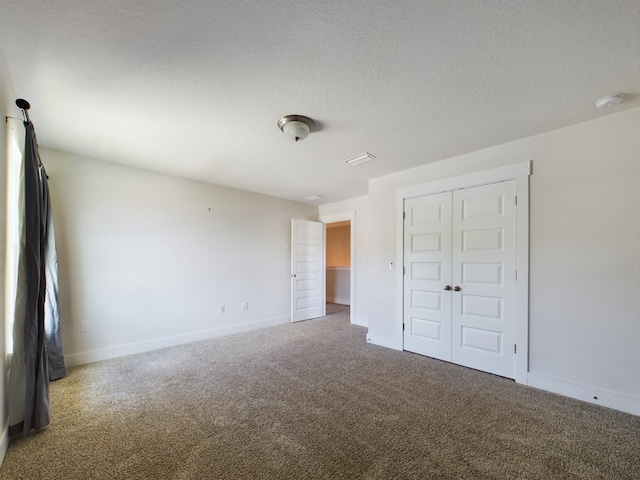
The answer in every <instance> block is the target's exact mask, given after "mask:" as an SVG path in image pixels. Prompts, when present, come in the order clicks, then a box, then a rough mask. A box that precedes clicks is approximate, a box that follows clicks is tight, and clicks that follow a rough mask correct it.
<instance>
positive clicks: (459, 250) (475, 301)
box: [451, 181, 516, 378]
mask: <svg viewBox="0 0 640 480" xmlns="http://www.w3.org/2000/svg"><path fill="white" fill-rule="evenodd" d="M515 193H516V182H515V181H510V182H502V183H497V184H493V185H485V186H481V187H474V188H468V189H464V190H458V191H455V192H453V207H452V211H453V251H452V261H451V269H452V282H453V286H454V287H456V286H457V287H459V288H460V290H459V291H453V293H452V329H453V333H452V337H453V344H452V353H451V355H452V361H453V362H455V363H458V364H460V365H465V366H468V367H472V368H476V369H479V370H483V371H486V372H491V373H495V374H497V375H502V376H505V377H510V378H513V377H514V376H515V354H514V345H515V331H514V326H515V319H514V315H515V285H516V284H515V260H516V250H515V240H516V239H515V234H516V214H515V212H516V206H515Z"/></svg>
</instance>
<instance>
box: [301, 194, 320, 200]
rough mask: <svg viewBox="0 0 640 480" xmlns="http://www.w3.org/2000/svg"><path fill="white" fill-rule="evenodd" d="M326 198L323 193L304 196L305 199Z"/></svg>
mask: <svg viewBox="0 0 640 480" xmlns="http://www.w3.org/2000/svg"><path fill="white" fill-rule="evenodd" d="M321 198H324V197H323V196H322V195H309V196H308V197H304V199H305V200H320V199H321Z"/></svg>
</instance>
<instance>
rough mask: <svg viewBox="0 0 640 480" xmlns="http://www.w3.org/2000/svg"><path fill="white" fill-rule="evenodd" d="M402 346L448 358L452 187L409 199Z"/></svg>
mask: <svg viewBox="0 0 640 480" xmlns="http://www.w3.org/2000/svg"><path fill="white" fill-rule="evenodd" d="M404 268H405V272H404V349H405V350H408V351H411V352H415V353H420V354H422V355H428V356H430V357H434V358H439V359H441V360H447V361H451V290H445V289H444V287H445V286H449V287H450V285H451V192H446V193H441V194H435V195H427V196H424V197H419V198H413V199H407V200H406V202H405V219H404Z"/></svg>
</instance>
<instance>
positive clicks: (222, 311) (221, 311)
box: [218, 305, 224, 313]
mask: <svg viewBox="0 0 640 480" xmlns="http://www.w3.org/2000/svg"><path fill="white" fill-rule="evenodd" d="M218 311H219V312H220V313H224V305H220V309H219V310H218Z"/></svg>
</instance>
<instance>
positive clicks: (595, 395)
mask: <svg viewBox="0 0 640 480" xmlns="http://www.w3.org/2000/svg"><path fill="white" fill-rule="evenodd" d="M527 384H528V385H529V386H530V387H535V388H539V389H541V390H547V391H549V392H553V393H557V394H559V395H564V396H565V397H571V398H575V399H577V400H582V401H584V402H589V403H594V404H596V405H601V406H603V407H608V408H613V409H614V410H620V411H621V412H626V413H631V414H632V415H640V398H635V397H629V396H626V395H621V394H619V393H615V392H610V391H608V390H603V389H600V388H594V387H588V386H586V385H580V384H577V383H571V382H567V381H565V380H560V379H558V378H554V377H547V376H546V375H539V374H536V373H529V374H528V376H527Z"/></svg>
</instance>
